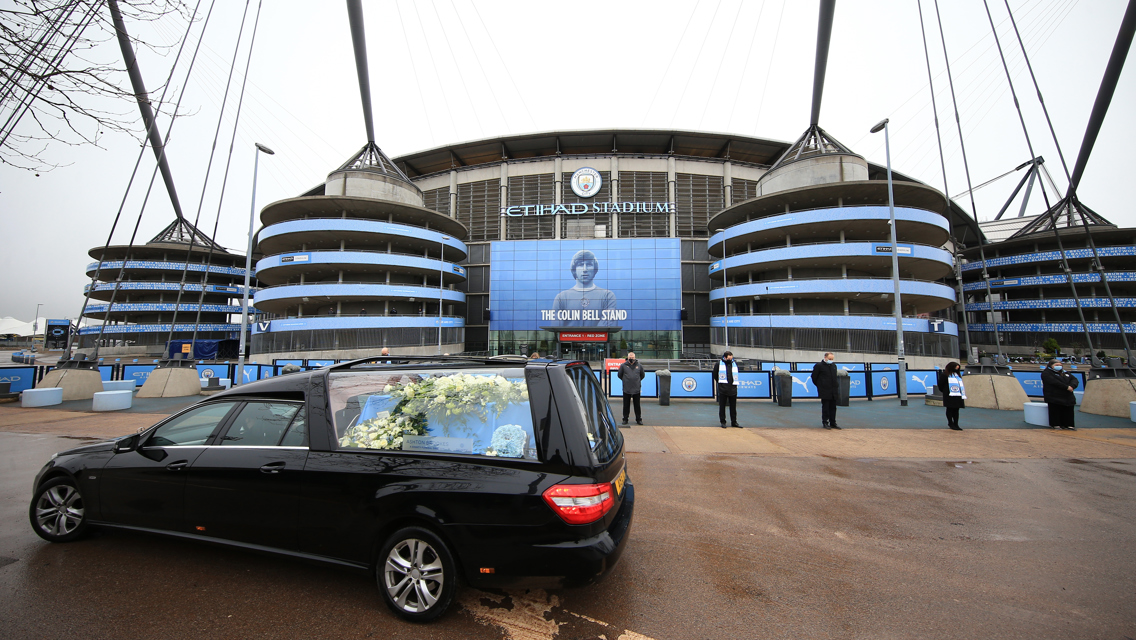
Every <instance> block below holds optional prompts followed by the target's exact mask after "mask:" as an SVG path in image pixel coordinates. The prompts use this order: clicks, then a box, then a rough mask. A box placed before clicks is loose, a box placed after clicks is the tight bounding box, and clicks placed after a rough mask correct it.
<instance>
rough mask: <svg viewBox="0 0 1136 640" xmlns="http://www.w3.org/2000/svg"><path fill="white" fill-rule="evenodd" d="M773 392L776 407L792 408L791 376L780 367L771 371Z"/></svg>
mask: <svg viewBox="0 0 1136 640" xmlns="http://www.w3.org/2000/svg"><path fill="white" fill-rule="evenodd" d="M773 390H774V392H776V394H777V406H779V407H791V406H793V376H791V375H789V372H788V371H786V370H784V369H781V368H780V367H777V368H774V369H773Z"/></svg>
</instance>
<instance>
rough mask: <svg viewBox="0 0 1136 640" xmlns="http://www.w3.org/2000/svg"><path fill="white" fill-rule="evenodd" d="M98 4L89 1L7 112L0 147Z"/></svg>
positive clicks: (92, 14)
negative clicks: (22, 94)
mask: <svg viewBox="0 0 1136 640" xmlns="http://www.w3.org/2000/svg"><path fill="white" fill-rule="evenodd" d="M100 4H102V3H101V2H94V3H91V7H90V9H88V10H87V15H86V16H84V17H83V19H82V20H80V21H79V24H77V25H75V29H74V30H73V31H72V32H71V33H70V34H68V36H67V37H66V38H64V40H63V45H62V46H61V47H59V49H58V50H57V51H56V52H55V55H54V56H52V58H51V60H50V61H48V63H47V66H46V67H45V68H44V72H43V73H41V74H40V75H39V77H38V78H35V80H34V81H33V82H32V84H31V87H30V88H28V89H26V90H25V93H24V97H23V98H21V99H20V102H19V104H17V105H16V108H15V109H13V110H12V113H10V114H8V119H7V120H6V121H5V122H4V126H3V127H2V128H0V131H2V132H3V137H2V138H0V149H2V148H3V147H4V143H5V142H7V141H8V137H9V136H11V135H12V132H14V131H15V130H16V125H17V124H19V122H20V120H22V119H23V117H24V114H25V113H27V112H28V109H31V107H32V102H33V101H35V99H36V98H38V97H39V92H40V91H42V90H43V87H44V86H45V85H46V84H47V80H48V78H50V77H51V74H52V73H53V72H54V69H55V68H58V66H59V65H60V64H62V63H63V59H64V58H66V57H67V54H69V53H71V49H72V48H73V47H74V46H75V43H76V42H78V40H79V36H80V35H82V33H83V31H85V30H86V29H87V27H88V26H89V25H90V24H91V20H93V19H94V17H95V9H97V8H98V7H99V5H100ZM9 125H10V126H9Z"/></svg>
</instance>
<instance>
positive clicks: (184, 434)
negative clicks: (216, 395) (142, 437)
mask: <svg viewBox="0 0 1136 640" xmlns="http://www.w3.org/2000/svg"><path fill="white" fill-rule="evenodd" d="M234 406H236V403H233V402H219V403H217V404H210V405H205V406H204V407H198V408H196V409H191V410H189V411H186V412H185V413H183V414H181V415H180V416H178V417H176V418H174V419H172V420H170V421H169V422H167V423H166V424H164V425H162V426H160V427H158V428H157V430H155V431H154V435H152V436H150V440H149V442H147V443H146V446H149V447H177V446H190V445H199V444H205V442H206V441H207V440H209V436H211V435H213V432H214V431H216V430H217V425H219V424H221V422H222V421H224V419H225V416H226V415H228V414H229V411H230V410H231V409H232V408H233V407H234Z"/></svg>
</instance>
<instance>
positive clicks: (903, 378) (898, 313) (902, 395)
mask: <svg viewBox="0 0 1136 640" xmlns="http://www.w3.org/2000/svg"><path fill="white" fill-rule="evenodd" d="M888 120H889V119H888V118H884V119H883V120H881V121H880V123H879V124H877V125H876V126H874V127H872V133H879V132H880V131H881V130H882V131H883V132H884V153H885V155H886V157H887V176H888V212H889V214H890V216H891V217H890V221H889V224H890V225H891V283H892V285H893V286H894V288H895V305H894V309H895V350H896V355H897V356H898V358H899V371H898V372H897V374H896V381H897V382H898V383H899V406H901V407H906V406H907V362H906V361H905V360H904V357H903V301H902V299H901V298H900V294H899V247H898V246H896V244H895V197H894V196H893V195H892V188H891V140H890V138H889V136H888Z"/></svg>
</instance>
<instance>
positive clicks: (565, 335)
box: [560, 331, 607, 342]
mask: <svg viewBox="0 0 1136 640" xmlns="http://www.w3.org/2000/svg"><path fill="white" fill-rule="evenodd" d="M560 341H561V342H607V333H606V332H603V331H561V332H560Z"/></svg>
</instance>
